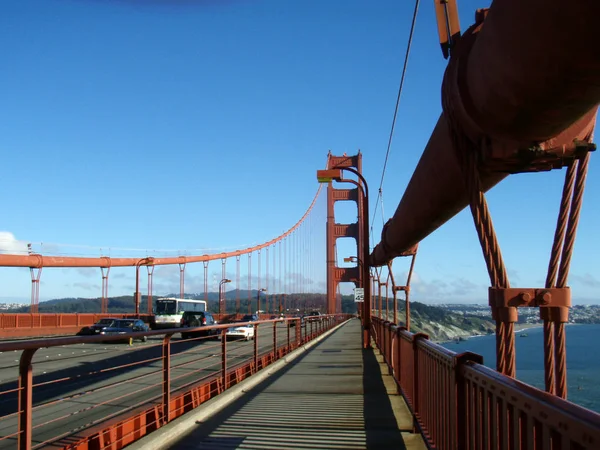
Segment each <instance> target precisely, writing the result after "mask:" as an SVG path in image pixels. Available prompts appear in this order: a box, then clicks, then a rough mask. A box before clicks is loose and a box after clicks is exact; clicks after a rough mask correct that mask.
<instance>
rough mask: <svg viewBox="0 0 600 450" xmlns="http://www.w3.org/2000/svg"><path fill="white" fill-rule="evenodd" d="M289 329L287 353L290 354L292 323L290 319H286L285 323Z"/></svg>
mask: <svg viewBox="0 0 600 450" xmlns="http://www.w3.org/2000/svg"><path fill="white" fill-rule="evenodd" d="M283 323H284V324H285V326H286V328H287V352H286V353H289V352H290V351H291V348H290V323H291V322H290V321H289V320H288V319H285V322H283Z"/></svg>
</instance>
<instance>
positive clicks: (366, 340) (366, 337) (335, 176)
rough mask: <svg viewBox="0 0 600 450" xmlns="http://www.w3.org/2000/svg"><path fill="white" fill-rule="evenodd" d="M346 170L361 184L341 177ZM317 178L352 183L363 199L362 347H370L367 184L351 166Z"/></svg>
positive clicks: (318, 175)
mask: <svg viewBox="0 0 600 450" xmlns="http://www.w3.org/2000/svg"><path fill="white" fill-rule="evenodd" d="M343 170H347V171H348V172H351V173H353V174H354V175H356V176H357V177H358V178H359V179H360V180H361V181H362V185H361V184H360V183H358V182H357V181H355V180H350V179H344V178H342V171H343ZM317 180H318V181H319V183H330V182H331V181H337V182H338V183H352V184H354V185H356V186H357V187H358V189H359V190H360V191H361V194H362V201H363V214H362V222H363V248H362V253H363V254H362V261H363V276H362V279H363V289H364V290H365V305H364V309H365V315H364V318H363V348H370V347H371V286H370V283H368V282H367V280H368V279H369V220H368V217H369V185H368V184H367V180H365V178H364V177H363V176H362V174H361V173H360V172H359V171H358V170H356V169H354V168H352V167H341V168H333V169H327V170H317Z"/></svg>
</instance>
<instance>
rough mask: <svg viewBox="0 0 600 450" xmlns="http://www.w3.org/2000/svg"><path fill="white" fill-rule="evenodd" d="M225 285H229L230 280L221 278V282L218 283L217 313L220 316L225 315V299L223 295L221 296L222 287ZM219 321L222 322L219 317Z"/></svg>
mask: <svg viewBox="0 0 600 450" xmlns="http://www.w3.org/2000/svg"><path fill="white" fill-rule="evenodd" d="M225 283H231V280H230V279H229V278H223V279H222V280H221V282H220V283H219V313H220V314H222V315H225V314H226V312H227V311H226V309H227V308H225V299H224V298H223V297H224V295H223V290H224V289H223V285H224V284H225ZM219 320H223V317H221V319H219Z"/></svg>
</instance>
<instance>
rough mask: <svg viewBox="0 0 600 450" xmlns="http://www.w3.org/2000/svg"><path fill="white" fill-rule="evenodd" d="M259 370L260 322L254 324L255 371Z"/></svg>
mask: <svg viewBox="0 0 600 450" xmlns="http://www.w3.org/2000/svg"><path fill="white" fill-rule="evenodd" d="M256 372H258V324H257V323H255V324H254V373H256Z"/></svg>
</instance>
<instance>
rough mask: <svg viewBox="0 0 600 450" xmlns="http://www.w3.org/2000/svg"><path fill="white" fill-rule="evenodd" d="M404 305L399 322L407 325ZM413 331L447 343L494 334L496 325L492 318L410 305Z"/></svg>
mask: <svg viewBox="0 0 600 450" xmlns="http://www.w3.org/2000/svg"><path fill="white" fill-rule="evenodd" d="M405 317H406V316H405V312H404V305H402V307H401V309H400V311H399V315H398V320H399V322H400V323H401V324H404V323H405V320H406V319H405ZM410 318H411V331H412V332H413V333H414V332H420V333H426V334H428V335H429V338H430V339H431V340H433V341H436V342H445V341H451V340H456V339H459V338H467V337H469V336H476V335H481V334H493V333H494V332H495V330H496V325H495V323H494V322H492V319H491V316H490V318H489V319H488V318H485V317H481V316H476V315H472V314H468V313H465V314H458V313H453V312H449V311H448V310H446V309H445V308H441V307H438V306H429V305H425V304H424V303H419V302H411V303H410Z"/></svg>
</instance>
